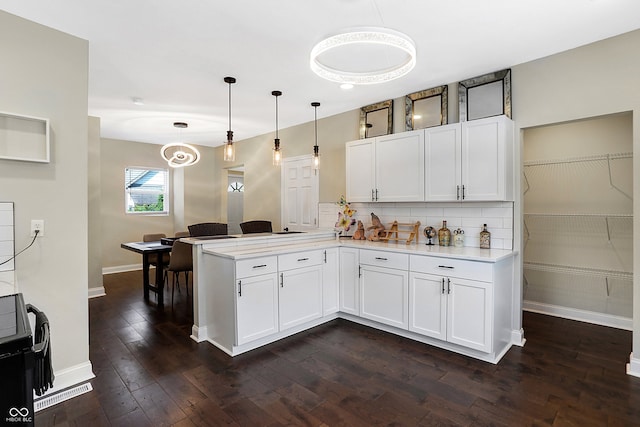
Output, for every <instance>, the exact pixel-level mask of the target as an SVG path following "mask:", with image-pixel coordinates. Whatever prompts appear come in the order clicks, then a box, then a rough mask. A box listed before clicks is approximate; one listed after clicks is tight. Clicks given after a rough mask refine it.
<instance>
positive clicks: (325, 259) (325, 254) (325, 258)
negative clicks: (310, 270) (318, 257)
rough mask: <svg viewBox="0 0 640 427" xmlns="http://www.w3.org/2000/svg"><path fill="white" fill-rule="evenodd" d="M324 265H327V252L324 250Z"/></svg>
mask: <svg viewBox="0 0 640 427" xmlns="http://www.w3.org/2000/svg"><path fill="white" fill-rule="evenodd" d="M324 263H325V264H326V263H327V251H326V250H325V251H324Z"/></svg>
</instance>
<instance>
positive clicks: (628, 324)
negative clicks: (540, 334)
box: [522, 301, 633, 331]
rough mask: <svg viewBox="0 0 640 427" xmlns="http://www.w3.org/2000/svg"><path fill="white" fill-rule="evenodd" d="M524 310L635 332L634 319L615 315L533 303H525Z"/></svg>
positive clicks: (523, 303) (523, 304)
mask: <svg viewBox="0 0 640 427" xmlns="http://www.w3.org/2000/svg"><path fill="white" fill-rule="evenodd" d="M522 309H523V310H524V311H531V312H533V313H540V314H546V315H549V316H555V317H562V318H564V319H570V320H578V321H580V322H587V323H593V324H596V325H601V326H609V327H612V328H618V329H625V330H627V331H633V319H629V318H627V317H622V316H614V315H613V314H605V313H598V312H595V311H587V310H580V309H577V308H570V307H562V306H558V305H553V304H543V303H539V302H533V301H523V302H522Z"/></svg>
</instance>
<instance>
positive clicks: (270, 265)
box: [236, 256, 278, 279]
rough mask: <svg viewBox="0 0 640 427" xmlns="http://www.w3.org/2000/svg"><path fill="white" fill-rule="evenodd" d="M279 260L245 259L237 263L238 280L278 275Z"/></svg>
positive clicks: (265, 258)
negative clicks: (260, 275)
mask: <svg viewBox="0 0 640 427" xmlns="http://www.w3.org/2000/svg"><path fill="white" fill-rule="evenodd" d="M277 271H278V259H277V258H276V257H275V256H265V257H260V258H251V259H243V260H240V261H236V278H237V279H240V278H242V277H251V276H257V275H259V274H267V273H276V272H277Z"/></svg>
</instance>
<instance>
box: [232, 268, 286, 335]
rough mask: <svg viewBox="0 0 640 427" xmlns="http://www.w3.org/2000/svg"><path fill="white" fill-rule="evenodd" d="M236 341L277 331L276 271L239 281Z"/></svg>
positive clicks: (237, 285)
mask: <svg viewBox="0 0 640 427" xmlns="http://www.w3.org/2000/svg"><path fill="white" fill-rule="evenodd" d="M236 287H237V289H236V325H237V326H236V327H237V330H236V344H237V345H242V344H245V343H247V342H249V341H253V340H256V339H258V338H262V337H266V336H267V335H271V334H274V333H276V332H278V275H277V273H271V274H263V275H260V276H254V277H246V278H243V279H238V280H237V281H236Z"/></svg>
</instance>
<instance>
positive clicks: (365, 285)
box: [360, 265, 409, 329]
mask: <svg viewBox="0 0 640 427" xmlns="http://www.w3.org/2000/svg"><path fill="white" fill-rule="evenodd" d="M360 268H361V273H362V277H361V278H360V316H361V317H364V318H366V319H370V320H375V321H376V322H380V323H384V324H387V325H391V326H395V327H397V328H402V329H408V322H409V273H408V272H407V271H406V270H395V269H392V268H381V267H374V266H370V265H361V267H360Z"/></svg>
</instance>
